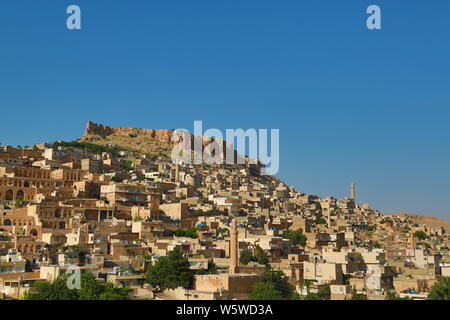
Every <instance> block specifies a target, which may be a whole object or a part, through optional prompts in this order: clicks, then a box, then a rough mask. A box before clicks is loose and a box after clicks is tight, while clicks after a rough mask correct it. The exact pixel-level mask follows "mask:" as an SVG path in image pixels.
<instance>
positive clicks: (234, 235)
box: [229, 218, 239, 274]
mask: <svg viewBox="0 0 450 320" xmlns="http://www.w3.org/2000/svg"><path fill="white" fill-rule="evenodd" d="M238 245H239V239H238V230H237V222H236V219H235V218H233V220H232V221H231V230H230V270H229V273H230V274H234V273H238Z"/></svg>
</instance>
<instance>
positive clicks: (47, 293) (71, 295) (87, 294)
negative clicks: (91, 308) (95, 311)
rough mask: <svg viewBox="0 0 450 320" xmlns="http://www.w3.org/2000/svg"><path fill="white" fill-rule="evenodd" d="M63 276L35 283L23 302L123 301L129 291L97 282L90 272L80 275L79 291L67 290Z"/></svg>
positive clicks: (67, 276)
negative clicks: (50, 280) (51, 280)
mask: <svg viewBox="0 0 450 320" xmlns="http://www.w3.org/2000/svg"><path fill="white" fill-rule="evenodd" d="M69 277H70V274H69V275H65V276H62V277H59V278H58V279H56V280H55V281H53V282H51V283H50V282H47V281H42V282H36V283H35V284H34V287H33V288H32V290H30V291H28V292H27V293H25V296H24V299H25V300H125V299H127V297H128V295H129V293H130V291H131V290H130V289H127V288H115V287H114V285H113V284H112V283H109V282H106V283H102V282H98V281H97V280H96V279H95V277H94V275H93V274H92V273H90V272H84V273H81V286H80V289H69V287H68V285H67V280H68V278H69Z"/></svg>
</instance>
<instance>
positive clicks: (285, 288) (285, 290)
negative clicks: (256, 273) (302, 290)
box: [262, 268, 292, 299]
mask: <svg viewBox="0 0 450 320" xmlns="http://www.w3.org/2000/svg"><path fill="white" fill-rule="evenodd" d="M262 282H266V283H271V284H273V285H274V287H275V289H277V290H278V291H279V292H280V294H281V296H282V297H283V298H285V299H288V298H290V297H291V295H292V289H291V287H290V286H289V284H288V283H287V281H286V280H285V279H283V273H282V272H281V271H273V270H270V269H269V268H266V270H265V271H264V272H263V274H262Z"/></svg>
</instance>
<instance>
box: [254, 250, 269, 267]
mask: <svg viewBox="0 0 450 320" xmlns="http://www.w3.org/2000/svg"><path fill="white" fill-rule="evenodd" d="M255 258H256V261H258V263H259V264H264V265H266V264H268V263H269V259H268V258H267V255H266V253H265V252H264V250H263V249H261V248H259V247H258V249H257V251H256V255H255Z"/></svg>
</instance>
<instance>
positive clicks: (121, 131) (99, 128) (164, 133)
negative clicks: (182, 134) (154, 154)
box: [83, 121, 174, 144]
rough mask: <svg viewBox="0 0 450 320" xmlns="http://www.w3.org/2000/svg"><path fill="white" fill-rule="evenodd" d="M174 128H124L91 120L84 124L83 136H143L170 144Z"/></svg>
mask: <svg viewBox="0 0 450 320" xmlns="http://www.w3.org/2000/svg"><path fill="white" fill-rule="evenodd" d="M173 131H174V130H164V129H161V130H159V129H139V128H124V127H116V128H113V127H109V126H105V125H103V124H97V123H94V122H91V121H88V123H87V125H86V131H85V132H84V135H83V137H84V138H87V137H90V136H95V135H98V136H109V135H117V136H129V137H145V138H152V139H155V140H157V141H160V142H162V143H166V144H172V142H171V139H170V138H171V136H172V132H173Z"/></svg>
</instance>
